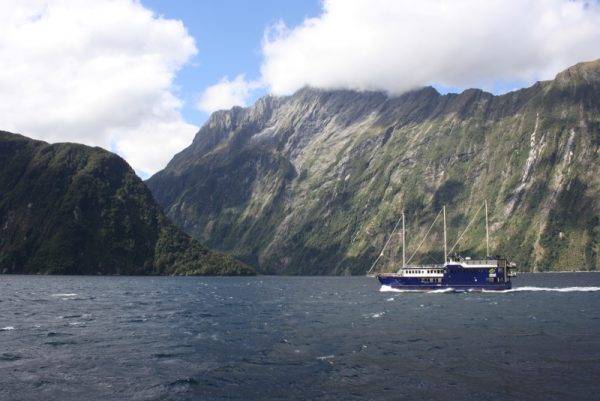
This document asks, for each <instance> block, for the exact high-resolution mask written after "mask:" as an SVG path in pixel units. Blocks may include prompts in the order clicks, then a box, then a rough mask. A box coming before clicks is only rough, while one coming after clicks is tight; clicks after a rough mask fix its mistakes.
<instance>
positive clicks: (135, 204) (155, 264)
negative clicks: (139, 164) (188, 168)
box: [0, 131, 253, 275]
mask: <svg viewBox="0 0 600 401" xmlns="http://www.w3.org/2000/svg"><path fill="white" fill-rule="evenodd" d="M0 194H2V195H1V197H0V273H29V274H33V273H41V274H185V275H189V274H208V275H222V274H227V275H236V274H252V273H253V270H252V269H251V268H249V267H248V266H246V265H245V264H243V263H240V262H238V261H236V260H234V259H233V258H231V257H229V256H226V255H223V254H221V253H219V252H212V251H210V250H208V249H207V248H206V247H204V246H203V245H201V244H200V243H199V242H198V241H197V240H194V239H192V238H190V236H188V235H187V234H185V233H184V232H182V231H181V230H180V229H179V228H177V227H176V226H175V225H173V224H172V223H171V222H170V221H169V220H168V218H167V217H166V216H165V215H164V214H163V212H162V210H161V208H160V206H158V205H157V204H156V203H155V201H154V199H153V197H152V194H151V193H150V191H149V190H148V188H147V187H146V186H145V185H144V183H143V182H142V181H141V180H140V179H139V178H138V177H137V176H136V175H135V173H134V172H133V170H132V169H131V167H129V165H128V164H127V163H126V162H125V161H124V160H123V159H121V158H120V157H119V156H117V155H115V154H112V153H110V152H107V151H105V150H103V149H100V148H92V147H89V146H84V145H78V144H72V143H61V144H52V145H50V144H47V143H45V142H42V141H34V140H32V139H29V138H26V137H24V136H21V135H16V134H11V133H8V132H1V131H0Z"/></svg>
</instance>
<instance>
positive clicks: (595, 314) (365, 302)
mask: <svg viewBox="0 0 600 401" xmlns="http://www.w3.org/2000/svg"><path fill="white" fill-rule="evenodd" d="M514 284H515V287H517V291H512V292H507V293H461V294H448V293H393V292H380V291H379V289H380V288H379V285H378V283H377V282H376V280H375V279H370V278H365V277H348V278H344V277H251V278H192V277H187V278H186V277H46V276H0V309H1V311H2V313H1V315H0V399H2V400H49V399H57V400H82V399H86V400H125V399H128V400H197V399H202V400H304V399H325V400H367V399H368V400H387V399H410V400H432V399H433V400H445V399H460V400H503V399H519V400H565V399H577V400H587V399H589V400H592V399H597V389H598V377H600V274H592V273H589V274H577V273H574V274H535V275H532V274H528V275H522V276H520V277H518V278H517V279H515V282H514ZM519 288H520V290H519ZM557 288H559V289H560V290H557Z"/></svg>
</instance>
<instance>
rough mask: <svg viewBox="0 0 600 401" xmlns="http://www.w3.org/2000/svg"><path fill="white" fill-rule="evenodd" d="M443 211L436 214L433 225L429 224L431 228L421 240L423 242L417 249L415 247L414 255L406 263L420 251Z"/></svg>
mask: <svg viewBox="0 0 600 401" xmlns="http://www.w3.org/2000/svg"><path fill="white" fill-rule="evenodd" d="M441 213H442V210H440V211H439V212H438V214H437V215H436V216H435V219H433V223H431V226H429V230H427V232H426V233H425V236H424V237H423V239H422V240H421V243H420V244H419V246H418V247H417V249H415V251H414V252H413V253H412V255H410V258H408V261H407V262H406V264H409V263H410V261H411V260H412V258H413V257H414V256H415V255H416V254H417V252H418V251H419V249H420V248H421V245H423V243H424V242H425V240H426V239H427V236H428V235H429V232H430V231H431V229H432V228H433V225H434V224H435V222H436V221H437V219H438V217H440V214H441Z"/></svg>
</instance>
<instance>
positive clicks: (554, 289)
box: [379, 285, 600, 294]
mask: <svg viewBox="0 0 600 401" xmlns="http://www.w3.org/2000/svg"><path fill="white" fill-rule="evenodd" d="M379 291H380V292H420V293H426V294H444V293H449V292H454V291H455V290H454V288H440V289H439V290H428V291H423V290H401V289H398V288H392V287H390V286H389V285H382V286H381V288H380V289H379ZM535 291H545V292H595V291H600V287H534V286H523V287H516V288H511V289H510V290H500V291H498V290H485V289H484V290H482V292H485V293H490V294H492V293H493V294H497V293H500V294H503V293H509V292H535ZM461 292H463V291H461Z"/></svg>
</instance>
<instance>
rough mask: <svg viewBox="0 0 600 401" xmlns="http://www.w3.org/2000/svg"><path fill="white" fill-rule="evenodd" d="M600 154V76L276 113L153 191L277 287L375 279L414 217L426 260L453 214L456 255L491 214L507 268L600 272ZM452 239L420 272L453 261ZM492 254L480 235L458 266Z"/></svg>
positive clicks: (331, 96)
mask: <svg viewBox="0 0 600 401" xmlns="http://www.w3.org/2000/svg"><path fill="white" fill-rule="evenodd" d="M599 146H600V61H595V62H591V63H582V64H578V65H576V66H574V67H571V68H569V69H568V70H566V71H564V72H562V73H560V74H559V75H558V76H557V77H556V79H555V80H553V81H545V82H538V83H537V84H535V85H533V86H532V87H530V88H527V89H522V90H519V91H515V92H511V93H507V94H505V95H502V96H494V95H492V94H490V93H486V92H483V91H481V90H477V89H469V90H466V91H464V92H463V93H461V94H447V95H440V94H439V93H438V92H437V91H436V90H435V89H433V88H430V87H428V88H423V89H420V90H416V91H412V92H409V93H405V94H403V95H401V96H397V97H389V96H387V95H386V94H384V93H379V92H356V91H345V90H317V89H311V88H305V89H302V90H300V91H298V92H297V93H295V94H294V95H292V96H289V97H270V96H269V97H265V98H263V99H260V100H258V101H257V102H256V104H255V105H254V106H252V107H249V108H239V107H236V108H233V109H231V110H229V111H219V112H216V113H214V114H213V115H212V116H211V118H210V119H209V121H208V122H207V123H206V124H205V125H204V127H202V129H201V130H200V131H199V132H198V134H197V135H196V138H195V139H194V142H193V143H192V145H191V146H190V147H188V148H187V149H185V150H184V151H182V152H181V153H180V154H178V155H176V156H175V157H174V158H173V160H172V161H171V162H170V163H169V165H168V166H167V167H166V168H165V169H164V170H163V171H161V172H159V173H157V174H156V175H155V176H153V177H152V178H150V179H149V180H148V181H147V184H148V186H149V187H150V189H151V190H152V192H153V194H154V196H155V197H156V199H157V200H158V201H159V203H160V204H161V205H163V207H164V208H165V210H166V212H167V215H168V216H169V217H171V218H172V219H173V220H174V221H175V222H176V223H177V224H179V225H180V226H181V227H183V228H184V230H186V231H187V232H188V233H190V234H191V235H193V236H194V237H196V238H198V239H200V240H201V241H203V242H205V243H206V244H207V245H208V246H210V247H214V248H217V249H220V250H223V251H228V252H232V253H233V254H234V255H235V256H237V257H238V258H241V259H242V260H244V261H246V262H248V263H251V264H254V265H255V266H257V267H258V268H259V270H260V271H262V272H268V273H280V274H360V273H364V272H365V271H366V270H367V269H368V268H369V266H370V264H371V262H372V261H373V260H374V259H375V257H376V256H377V255H378V254H379V251H380V249H381V247H382V246H383V243H384V241H385V240H386V238H387V237H388V236H389V234H390V232H391V231H392V227H393V226H394V224H395V222H396V220H397V219H398V217H399V215H400V213H401V211H402V210H405V211H406V213H407V217H408V236H409V241H408V246H407V248H408V249H407V254H409V255H410V254H411V253H412V252H413V251H414V250H415V249H416V247H417V245H418V242H419V241H420V236H421V235H422V234H424V233H425V231H426V229H427V228H428V226H429V224H430V223H431V222H432V221H433V219H434V216H435V215H436V214H437V211H438V210H439V208H440V207H441V206H442V205H444V204H445V205H446V206H447V208H448V211H449V220H448V222H449V228H450V231H449V242H450V244H449V245H450V246H452V245H454V242H455V241H456V239H457V237H458V235H459V232H460V231H461V230H462V229H463V228H464V227H465V226H466V225H467V223H468V221H469V219H470V216H472V215H473V214H474V212H475V211H476V210H477V209H478V208H479V207H480V205H481V204H482V203H483V201H484V200H486V199H487V201H488V204H489V208H490V223H491V234H492V251H493V253H495V254H496V253H502V254H506V255H509V256H511V257H512V258H513V259H515V260H516V261H517V262H519V263H520V265H521V267H522V268H523V269H524V270H527V269H530V270H573V269H578V270H579V269H581V270H595V269H600V259H599V256H598V254H599V251H600V250H599V243H600V167H599V166H600V163H599V162H600V160H599V152H600V151H599ZM440 231H441V230H437V229H435V230H433V235H432V236H431V237H430V239H429V240H428V241H427V242H426V243H425V244H424V246H423V247H422V248H421V249H420V251H419V252H418V253H417V254H416V255H415V257H414V259H413V262H417V261H419V262H431V261H435V260H437V261H439V260H441V255H442V247H441V235H440ZM482 238H484V230H483V225H482V224H475V226H474V229H473V230H471V231H469V232H468V233H467V234H466V235H465V237H463V239H462V240H461V242H460V243H458V244H457V245H456V248H455V250H459V251H461V252H463V253H475V254H477V253H478V254H481V255H482V254H483V253H484V251H485V244H484V241H482ZM397 247H398V241H397V238H393V241H392V246H391V248H390V252H391V253H390V254H389V255H388V254H386V255H385V257H384V258H383V259H382V260H383V261H384V262H383V264H382V266H381V269H388V268H391V267H392V266H393V264H394V254H396V253H397V250H398V249H397ZM396 262H397V260H396Z"/></svg>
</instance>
